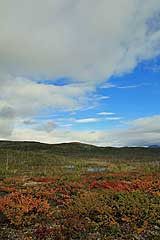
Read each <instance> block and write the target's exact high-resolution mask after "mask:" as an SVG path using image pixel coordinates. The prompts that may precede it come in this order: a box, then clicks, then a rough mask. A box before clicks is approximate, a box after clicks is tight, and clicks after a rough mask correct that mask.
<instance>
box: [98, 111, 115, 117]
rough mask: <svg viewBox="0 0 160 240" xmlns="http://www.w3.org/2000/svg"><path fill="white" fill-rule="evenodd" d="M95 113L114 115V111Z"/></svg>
mask: <svg viewBox="0 0 160 240" xmlns="http://www.w3.org/2000/svg"><path fill="white" fill-rule="evenodd" d="M97 114H98V115H103V116H105V115H114V114H115V113H113V112H99V113H97Z"/></svg>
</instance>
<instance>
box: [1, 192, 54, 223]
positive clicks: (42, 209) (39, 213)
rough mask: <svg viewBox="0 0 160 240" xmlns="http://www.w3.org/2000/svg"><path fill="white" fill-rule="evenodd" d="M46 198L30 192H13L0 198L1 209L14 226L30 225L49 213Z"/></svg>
mask: <svg viewBox="0 0 160 240" xmlns="http://www.w3.org/2000/svg"><path fill="white" fill-rule="evenodd" d="M49 209H50V206H49V204H48V201H47V200H46V199H42V198H35V197H33V196H32V195H31V194H24V193H21V192H13V193H11V194H9V195H7V196H5V197H4V198H3V199H1V211H2V213H3V214H4V215H5V216H6V218H7V219H8V220H9V222H10V223H11V224H13V225H15V226H21V225H23V226H24V225H25V226H26V225H30V224H32V223H34V222H36V221H38V220H40V221H42V220H43V219H45V218H46V217H47V216H48V214H49Z"/></svg>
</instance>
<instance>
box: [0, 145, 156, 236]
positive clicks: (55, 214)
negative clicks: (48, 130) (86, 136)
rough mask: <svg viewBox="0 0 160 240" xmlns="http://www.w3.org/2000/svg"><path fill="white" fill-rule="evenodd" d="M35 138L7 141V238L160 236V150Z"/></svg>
mask: <svg viewBox="0 0 160 240" xmlns="http://www.w3.org/2000/svg"><path fill="white" fill-rule="evenodd" d="M1 145H2V143H1ZM31 145H32V144H30V145H27V150H26V145H25V147H24V146H23V147H22V146H21V147H19V150H17V149H16V148H15V146H7V147H6V146H3V147H2V146H1V150H0V160H1V162H0V171H1V178H0V239H4V240H5V239H9V240H16V239H17V240H40V239H46V240H47V239H48V240H49V239H53V240H54V239H55V240H63V239H64V240H67V239H68V240H69V239H88V240H94V239H95V240H98V239H106V240H107V239H108V240H112V239H113V240H115V239H126V240H129V239H133V240H134V239H135V240H149V239H151V240H152V239H153V240H159V239H160V161H159V159H158V156H159V151H160V150H157V149H149V150H148V149H146V150H145V149H141V150H137V149H134V148H133V149H131V152H127V151H130V150H129V149H127V148H126V149H125V151H124V150H123V153H120V152H117V153H115V152H116V151H117V150H116V149H115V150H114V149H110V150H109V149H108V150H106V152H105V153H104V154H103V155H100V153H99V152H98V151H100V152H102V150H98V148H97V150H96V151H97V152H96V151H95V149H96V147H95V149H94V151H93V148H94V147H93V146H90V145H83V144H75V143H73V144H68V145H65V149H66V150H65V151H64V146H63V145H60V148H61V150H60V151H59V153H61V154H58V150H57V152H56V154H55V149H54V154H53V152H52V151H50V150H47V149H50V147H48V146H47V149H45V147H44V146H43V145H42V147H41V148H39V149H40V150H37V149H36V147H35V149H31ZM58 147H59V146H58ZM43 148H44V149H43ZM62 148H63V151H62ZM69 150H70V153H69ZM142 150H143V151H142ZM81 151H82V156H81V154H79V153H80V152H81ZM90 151H91V152H92V154H90V157H89V153H90ZM107 151H108V154H107ZM145 151H150V154H149V152H147V153H145ZM62 152H63V154H62ZM67 152H68V153H69V154H68V155H67V154H66V153H67ZM140 152H141V154H140ZM142 152H143V154H142ZM75 153H77V155H76V154H75ZM98 154H99V157H98Z"/></svg>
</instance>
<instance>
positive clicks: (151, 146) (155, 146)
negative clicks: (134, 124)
mask: <svg viewBox="0 0 160 240" xmlns="http://www.w3.org/2000/svg"><path fill="white" fill-rule="evenodd" d="M148 148H160V145H150V146H148Z"/></svg>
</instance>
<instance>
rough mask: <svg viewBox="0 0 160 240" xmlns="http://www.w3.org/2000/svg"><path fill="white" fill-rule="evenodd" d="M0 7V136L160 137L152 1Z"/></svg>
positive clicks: (131, 142) (155, 1) (105, 141)
mask: <svg viewBox="0 0 160 240" xmlns="http://www.w3.org/2000/svg"><path fill="white" fill-rule="evenodd" d="M0 9H2V13H3V14H1V15H0V22H1V40H0V92H1V94H0V139H9V140H27V141H29V140H32V141H41V142H48V143H61V142H72V141H80V142H85V143H89V144H96V145H102V146H107V145H110V146H124V145H128V146H146V145H151V144H160V111H159V102H160V80H159V78H160V44H159V43H160V2H159V0H142V1H135V0H130V1H128V0H119V1H118V2H117V0H112V1H110V0H105V1H96V0H81V1H73V0H68V1H66V0H61V1H59V0H52V1H50V0H46V1H43V0H35V1H34V2H33V1H31V0H28V1H25V2H22V1H20V0H15V1H14V3H13V2H11V1H9V0H6V1H5V2H3V3H2V2H1V3H0ZM37 9H39V11H37ZM31 10H32V11H31Z"/></svg>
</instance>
